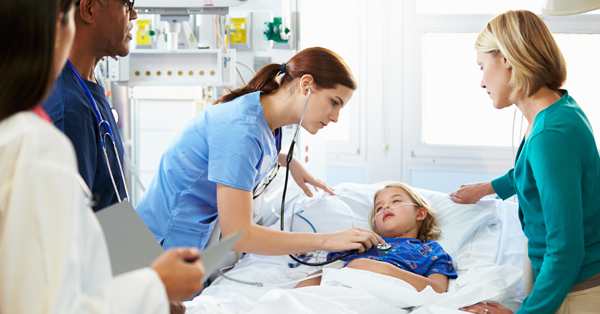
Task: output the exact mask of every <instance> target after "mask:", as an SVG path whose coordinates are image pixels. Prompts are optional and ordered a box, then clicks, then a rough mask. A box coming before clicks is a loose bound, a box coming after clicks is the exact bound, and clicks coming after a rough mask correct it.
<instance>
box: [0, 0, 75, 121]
mask: <svg viewBox="0 0 600 314" xmlns="http://www.w3.org/2000/svg"><path fill="white" fill-rule="evenodd" d="M72 4H73V0H1V1H0V43H2V44H0V121H2V120H4V119H6V118H8V117H9V116H11V115H13V114H15V113H18V112H20V111H27V110H30V109H33V108H34V107H35V106H37V105H39V104H40V103H41V102H42V101H43V100H44V98H45V97H46V96H47V95H48V93H49V92H50V90H51V87H52V85H53V83H54V77H53V71H52V69H53V63H54V45H55V43H54V41H55V38H56V22H57V19H58V17H59V15H60V13H63V14H64V18H63V19H62V20H61V22H62V23H63V25H64V24H65V23H66V22H67V21H68V20H67V17H66V16H67V13H69V11H70V10H71V9H72Z"/></svg>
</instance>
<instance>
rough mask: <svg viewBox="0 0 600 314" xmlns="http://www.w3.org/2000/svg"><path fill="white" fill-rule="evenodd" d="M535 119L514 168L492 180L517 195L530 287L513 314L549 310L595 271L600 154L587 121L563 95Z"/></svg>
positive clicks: (599, 263)
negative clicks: (532, 281) (531, 278)
mask: <svg viewBox="0 0 600 314" xmlns="http://www.w3.org/2000/svg"><path fill="white" fill-rule="evenodd" d="M562 92H564V96H563V97H562V98H561V99H560V100H559V101H557V102H556V103H554V104H552V105H551V106H549V107H548V108H546V109H544V110H542V111H540V113H538V115H537V116H536V117H535V121H534V122H533V127H532V129H531V132H530V134H529V137H528V138H527V139H524V140H523V142H522V143H521V146H520V147H519V151H518V153H517V159H516V164H515V167H514V168H513V169H511V170H510V171H508V173H506V174H505V175H504V176H502V177H499V178H497V179H495V180H493V181H492V187H493V188H494V191H495V192H496V193H497V194H498V196H500V197H501V198H502V199H507V198H509V197H511V196H512V195H514V194H517V196H518V198H519V218H520V220H521V226H522V228H523V231H524V233H525V236H526V237H527V238H528V239H529V244H528V249H529V258H530V259H531V264H532V266H533V270H534V275H535V284H534V287H533V291H532V293H531V295H530V296H529V297H527V298H525V300H524V301H523V303H522V304H521V309H520V310H519V311H518V312H517V313H554V312H555V311H556V310H557V309H558V307H559V306H560V305H561V303H562V302H563V300H564V298H565V296H566V295H567V293H568V292H569V290H570V289H571V287H572V286H573V285H574V284H576V283H579V282H582V281H584V280H586V279H588V278H590V277H592V276H593V275H595V274H597V273H600V157H599V155H598V149H597V148H596V141H595V140H594V135H593V133H592V128H591V126H590V123H589V121H588V119H587V117H586V116H585V114H584V113H583V111H582V110H581V108H580V107H579V106H578V105H577V103H576V102H575V100H573V98H571V97H570V96H569V94H568V93H567V92H566V91H562Z"/></svg>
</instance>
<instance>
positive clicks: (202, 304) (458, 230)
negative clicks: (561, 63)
mask: <svg viewBox="0 0 600 314" xmlns="http://www.w3.org/2000/svg"><path fill="white" fill-rule="evenodd" d="M384 185H385V182H383V183H380V184H368V185H364V184H353V183H343V184H340V185H338V186H336V187H334V188H335V191H336V194H337V196H329V195H325V194H324V193H317V194H316V195H315V196H314V197H313V198H308V197H306V196H305V195H304V194H303V193H302V192H301V190H300V189H299V188H297V186H295V184H290V185H289V189H291V190H289V191H288V196H287V198H286V206H285V216H284V218H285V219H284V222H285V228H286V230H289V228H290V225H291V226H292V231H294V232H315V231H316V232H319V233H327V232H335V231H341V230H345V229H348V228H350V227H352V225H353V223H354V224H356V225H357V226H359V227H362V228H365V229H369V225H368V221H367V216H368V214H369V210H370V209H371V205H372V202H373V195H374V194H375V192H376V191H377V190H379V189H381V188H382V187H383V186H384ZM282 190H283V188H282V186H279V187H274V188H272V189H270V190H269V191H268V193H265V195H264V197H263V198H262V199H261V200H260V201H259V202H258V203H256V204H255V218H256V219H255V220H259V223H262V224H263V225H264V226H269V227H270V228H273V229H279V227H280V221H279V214H278V212H279V208H280V206H281V205H280V202H281V193H282ZM419 192H421V193H422V195H423V196H424V197H426V198H427V199H428V200H429V201H430V202H431V203H432V205H433V207H434V209H435V211H436V215H437V219H438V226H439V228H440V229H441V230H442V236H441V238H440V239H439V240H438V242H439V243H440V244H441V245H442V247H443V248H444V249H445V250H446V251H447V253H449V254H450V256H451V257H452V258H453V261H454V266H455V267H456V269H457V272H458V275H459V277H458V278H457V279H453V280H450V281H449V285H448V292H447V293H444V294H436V293H435V292H434V291H433V290H432V289H431V287H428V288H426V289H425V290H423V291H421V292H417V291H416V290H415V289H414V288H413V287H412V286H410V285H408V284H407V283H405V282H403V281H401V280H399V279H396V278H392V277H389V276H384V275H379V274H375V273H371V272H366V271H360V270H353V269H345V268H343V269H339V268H340V267H341V265H342V264H341V263H342V262H335V263H333V264H331V265H328V266H325V267H324V268H323V269H324V271H323V277H322V283H321V286H315V287H307V288H302V289H295V290H293V289H292V288H293V287H294V286H295V285H296V283H292V284H288V283H289V282H291V281H293V280H296V279H300V278H303V277H306V276H307V275H308V274H311V273H313V272H315V271H316V270H318V268H316V267H309V266H304V265H300V266H296V263H294V262H293V261H292V259H291V258H290V257H288V256H262V255H255V254H247V255H245V256H244V257H243V258H242V259H241V260H239V261H237V263H236V264H235V267H233V269H232V270H230V271H228V272H227V273H226V275H228V276H231V277H233V278H236V279H240V280H244V281H249V282H260V283H262V284H263V287H258V286H256V285H248V284H242V283H238V282H235V281H231V280H227V279H225V278H223V277H222V276H220V277H218V278H216V280H214V282H212V284H211V285H210V286H209V287H208V288H206V289H205V290H204V291H203V292H202V294H200V295H199V296H198V297H196V298H195V299H193V300H192V301H189V302H186V306H187V308H188V310H187V312H186V313H284V312H285V313H416V314H421V313H450V314H452V313H465V312H460V311H458V310H457V309H458V308H460V307H463V306H468V305H471V304H474V303H477V302H484V301H489V302H500V303H502V304H503V305H505V306H507V307H509V308H510V309H512V310H513V311H516V310H517V309H518V308H519V306H520V303H521V301H522V300H523V298H524V295H523V283H522V268H523V252H524V246H525V237H524V235H523V232H522V231H521V226H520V222H519V219H518V216H517V212H518V207H517V204H516V203H513V202H503V201H500V200H497V199H492V198H489V199H483V200H481V201H480V202H478V203H477V204H473V205H459V204H456V203H454V202H452V200H450V198H449V197H448V195H447V194H445V193H440V192H435V191H428V190H419ZM348 207H349V208H350V209H351V211H350V210H348ZM292 212H294V213H296V214H295V215H294V216H292ZM316 253H319V254H316ZM314 254H315V255H317V258H316V259H315V258H313V259H312V260H311V261H315V260H317V259H318V260H320V261H323V260H325V257H326V255H327V253H326V252H314ZM290 266H294V267H293V268H292V267H290Z"/></svg>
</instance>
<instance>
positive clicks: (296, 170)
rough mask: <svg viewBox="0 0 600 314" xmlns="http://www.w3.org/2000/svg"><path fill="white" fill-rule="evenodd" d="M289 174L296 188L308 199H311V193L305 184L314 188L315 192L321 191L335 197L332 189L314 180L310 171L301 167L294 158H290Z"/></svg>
mask: <svg viewBox="0 0 600 314" xmlns="http://www.w3.org/2000/svg"><path fill="white" fill-rule="evenodd" d="M290 173H291V174H292V177H293V178H294V181H296V183H297V184H298V186H299V187H300V188H301V189H302V190H303V191H304V194H306V195H308V196H309V197H312V196H313V193H312V192H311V190H310V189H309V188H308V186H307V185H306V184H307V183H308V184H310V185H312V186H314V187H315V189H316V190H317V191H319V189H322V190H323V191H325V192H327V193H329V194H331V195H335V193H334V192H333V189H332V188H331V187H330V186H329V185H327V184H326V183H325V182H323V181H321V180H319V179H317V178H315V177H314V176H313V175H312V173H310V171H308V170H307V169H306V168H304V166H302V163H301V162H300V161H299V160H298V159H297V158H296V157H294V158H292V161H291V162H290Z"/></svg>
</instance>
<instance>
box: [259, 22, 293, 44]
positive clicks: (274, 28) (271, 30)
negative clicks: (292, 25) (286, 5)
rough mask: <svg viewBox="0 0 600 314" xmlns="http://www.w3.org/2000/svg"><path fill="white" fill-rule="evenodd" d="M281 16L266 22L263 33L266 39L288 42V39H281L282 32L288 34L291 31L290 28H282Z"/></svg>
mask: <svg viewBox="0 0 600 314" xmlns="http://www.w3.org/2000/svg"><path fill="white" fill-rule="evenodd" d="M281 28H282V25H281V18H280V17H275V18H273V22H265V25H264V30H263V35H264V38H265V40H272V41H274V42H276V43H287V42H288V40H287V39H281V32H283V34H285V35H288V34H289V33H290V29H289V28H287V27H286V28H285V29H283V30H282V29H281Z"/></svg>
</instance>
